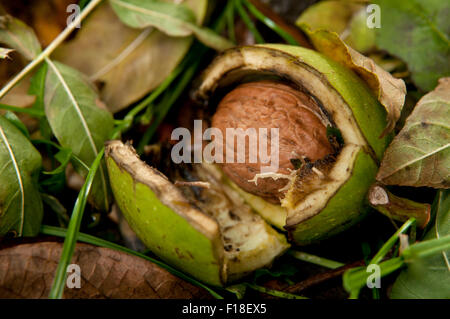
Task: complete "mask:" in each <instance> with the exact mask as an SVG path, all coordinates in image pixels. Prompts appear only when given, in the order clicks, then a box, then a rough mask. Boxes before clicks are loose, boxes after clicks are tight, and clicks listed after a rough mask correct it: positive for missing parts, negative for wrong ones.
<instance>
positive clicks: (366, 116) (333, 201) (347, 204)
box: [197, 44, 390, 245]
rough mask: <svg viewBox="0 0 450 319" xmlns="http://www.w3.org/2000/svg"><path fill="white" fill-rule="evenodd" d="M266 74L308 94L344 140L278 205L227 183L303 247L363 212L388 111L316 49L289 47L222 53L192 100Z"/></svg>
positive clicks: (300, 176) (383, 140)
mask: <svg viewBox="0 0 450 319" xmlns="http://www.w3.org/2000/svg"><path fill="white" fill-rule="evenodd" d="M268 77H271V78H278V80H280V81H286V82H289V83H291V84H292V85H294V86H296V87H298V88H299V89H301V90H302V91H303V92H306V93H307V94H309V95H310V96H312V97H313V98H314V99H315V100H316V101H317V102H318V104H319V105H320V106H321V108H322V110H323V111H324V114H326V115H327V117H328V118H329V119H330V121H331V122H332V123H334V126H335V127H336V128H337V129H339V131H340V133H341V135H342V139H343V143H342V147H341V149H340V152H339V154H338V156H337V158H336V161H335V162H334V163H333V164H332V165H330V166H328V167H327V168H326V172H325V174H324V176H319V175H317V174H315V172H314V171H313V167H311V166H309V167H304V168H303V169H302V170H301V171H300V172H299V173H298V174H297V176H296V177H295V178H294V179H293V180H292V181H291V184H290V187H289V190H288V191H287V193H286V196H285V198H284V199H282V200H281V205H273V204H271V203H268V202H266V201H265V200H264V199H262V198H260V197H257V196H255V195H252V194H249V193H246V192H244V191H243V190H239V187H238V186H236V185H233V187H234V188H235V189H236V190H237V191H238V192H239V193H240V194H241V196H243V198H244V199H245V201H246V202H247V203H249V204H250V205H251V206H252V207H253V208H254V209H255V210H256V211H257V212H258V213H260V214H261V216H263V217H264V218H265V219H266V220H267V221H268V222H270V223H271V224H272V225H275V226H276V227H278V228H282V229H285V230H287V232H288V236H289V239H290V241H291V242H293V243H295V244H297V245H307V244H310V243H313V242H317V241H320V240H323V239H326V238H328V237H330V236H332V235H335V234H337V233H340V232H342V231H343V230H345V229H347V228H348V227H350V226H351V225H353V224H355V223H357V222H358V221H359V220H360V219H361V218H362V217H364V215H365V214H366V212H367V209H368V205H367V199H366V194H367V191H368V189H369V187H370V185H371V184H372V183H373V182H374V181H375V175H376V172H377V170H378V162H379V160H380V159H381V157H382V155H383V152H384V150H385V149H386V147H387V145H388V144H389V141H390V136H389V135H388V136H385V137H383V138H380V136H381V135H382V132H383V130H384V129H385V127H386V111H385V110H384V108H383V106H382V105H381V104H380V103H379V102H378V101H377V99H376V98H375V97H374V96H373V95H372V93H371V92H370V90H369V88H368V87H367V86H366V84H365V83H364V82H363V81H362V80H361V79H360V78H358V77H357V76H356V75H355V74H354V73H352V72H351V71H350V70H348V69H346V68H345V67H344V66H342V65H340V64H338V63H336V62H334V61H332V60H330V59H329V58H327V57H325V56H324V55H322V54H320V53H317V52H315V51H311V50H309V49H305V48H302V47H295V46H288V45H274V44H269V45H258V46H248V47H241V48H234V49H230V50H228V51H226V52H224V53H223V54H222V55H220V56H219V57H218V58H216V60H215V61H213V63H212V64H211V65H210V66H209V68H208V69H207V70H206V72H205V74H204V77H203V81H202V83H201V85H200V87H199V89H198V91H197V97H198V99H199V100H201V101H203V103H204V104H207V105H208V103H209V102H210V101H216V100H217V99H218V98H217V97H215V95H216V94H223V91H227V90H230V89H232V88H233V86H235V85H236V84H238V83H242V82H244V81H245V82H247V81H254V80H257V79H264V78H268ZM217 92H219V93H217ZM219 98H220V97H219ZM209 104H212V105H210V107H214V105H213V104H214V103H209ZM317 169H319V170H321V171H323V169H322V168H321V167H317ZM316 172H317V170H316ZM319 174H320V173H319ZM305 176H306V179H305ZM227 182H228V183H231V182H229V181H227ZM231 184H232V183H231Z"/></svg>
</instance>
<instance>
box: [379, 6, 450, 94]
mask: <svg viewBox="0 0 450 319" xmlns="http://www.w3.org/2000/svg"><path fill="white" fill-rule="evenodd" d="M374 2H375V3H377V4H378V5H380V9H381V28H379V29H377V30H376V31H377V37H376V43H377V46H378V47H379V48H380V49H383V50H386V51H388V52H389V53H390V54H392V55H394V56H397V57H399V58H401V59H402V60H403V61H405V62H406V63H407V64H408V68H409V71H410V72H411V76H412V79H413V81H414V82H415V84H416V85H417V86H418V87H419V88H421V89H422V90H423V91H431V90H432V89H433V88H434V87H435V86H436V85H437V81H438V79H439V78H441V77H446V76H450V41H449V34H450V19H449V18H448V14H449V10H450V2H449V1H442V0H428V1H420V0H396V1H392V0H377V1H374Z"/></svg>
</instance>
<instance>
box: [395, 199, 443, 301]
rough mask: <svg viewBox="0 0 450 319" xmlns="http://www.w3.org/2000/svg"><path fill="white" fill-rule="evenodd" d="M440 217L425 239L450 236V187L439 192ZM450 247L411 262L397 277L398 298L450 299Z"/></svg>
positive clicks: (396, 295) (396, 296) (438, 215)
mask: <svg viewBox="0 0 450 319" xmlns="http://www.w3.org/2000/svg"><path fill="white" fill-rule="evenodd" d="M434 209H435V210H436V218H435V222H434V226H433V228H431V229H430V230H429V231H428V232H427V234H426V235H425V237H424V239H425V240H431V239H435V238H444V237H445V236H450V191H449V190H445V191H444V190H441V191H439V193H438V198H437V202H436V205H435V206H434ZM449 255H450V251H446V252H445V251H444V252H441V253H440V254H436V255H432V256H430V257H427V258H423V259H421V260H414V262H411V263H409V264H408V268H407V269H405V270H403V271H402V272H401V273H400V275H399V276H398V277H397V280H396V281H395V283H394V286H393V288H392V293H391V296H390V297H391V298H394V299H398V298H400V299H418V298H424V299H434V298H436V299H438V298H439V299H440V298H442V299H450V283H449V280H448V278H450V263H449Z"/></svg>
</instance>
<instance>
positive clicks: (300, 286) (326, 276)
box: [284, 260, 364, 294]
mask: <svg viewBox="0 0 450 319" xmlns="http://www.w3.org/2000/svg"><path fill="white" fill-rule="evenodd" d="M363 265H364V261H363V260H360V261H356V262H353V263H351V264H348V265H345V266H342V267H340V268H336V269H333V270H330V271H327V272H324V273H321V274H318V275H316V276H313V277H309V278H308V279H306V280H303V281H300V282H299V283H296V284H294V285H292V286H289V287H287V288H285V289H284V291H285V292H287V293H292V294H295V293H298V292H300V291H303V290H305V289H307V288H309V287H312V286H315V285H318V284H320V283H322V282H325V281H327V280H330V279H333V278H336V277H339V276H342V275H343V274H344V272H346V271H347V270H349V269H351V268H355V267H359V266H363Z"/></svg>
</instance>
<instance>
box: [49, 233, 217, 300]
mask: <svg viewBox="0 0 450 319" xmlns="http://www.w3.org/2000/svg"><path fill="white" fill-rule="evenodd" d="M41 233H42V234H44V235H49V236H57V237H63V238H65V237H67V230H65V229H64V228H60V227H54V226H48V225H42V226H41ZM78 240H79V241H81V242H84V243H87V244H91V245H95V246H99V247H105V248H110V249H114V250H117V251H122V252H124V253H127V254H130V255H134V256H137V257H140V258H143V259H146V260H148V261H150V262H152V263H154V264H156V265H158V266H160V267H161V268H164V269H166V270H167V271H169V272H170V273H172V274H173V275H175V276H178V277H180V278H182V279H184V280H186V281H188V282H190V283H192V284H194V285H197V286H199V287H202V288H203V289H205V290H207V291H208V292H209V293H210V294H211V295H212V296H213V297H214V298H217V299H223V297H222V296H221V295H219V294H218V293H217V292H215V291H214V290H212V289H211V288H210V287H208V286H206V285H205V284H203V283H201V282H200V281H198V280H196V279H194V278H192V277H190V276H188V275H186V274H185V273H183V272H181V271H178V270H177V269H175V268H173V267H171V266H169V265H167V264H166V263H164V262H162V261H160V260H157V259H154V258H151V257H149V256H146V255H144V254H141V253H139V252H137V251H134V250H131V249H129V248H126V247H123V246H121V245H118V244H115V243H112V242H110V241H107V240H104V239H101V238H98V237H95V236H92V235H89V234H84V233H78Z"/></svg>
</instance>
